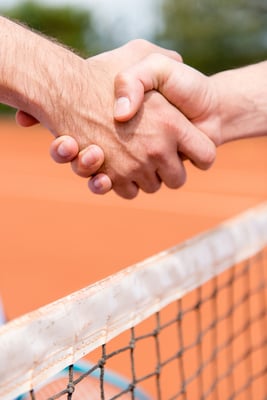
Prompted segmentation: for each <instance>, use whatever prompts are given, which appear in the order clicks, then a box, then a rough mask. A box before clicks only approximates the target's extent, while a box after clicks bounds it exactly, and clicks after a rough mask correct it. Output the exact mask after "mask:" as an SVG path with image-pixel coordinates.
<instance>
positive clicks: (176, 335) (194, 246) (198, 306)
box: [0, 204, 267, 400]
mask: <svg viewBox="0 0 267 400" xmlns="http://www.w3.org/2000/svg"><path fill="white" fill-rule="evenodd" d="M266 245H267V204H263V205H260V206H258V207H256V208H254V209H252V210H248V211H247V212H245V213H243V214H241V215H239V216H237V217H236V218H234V219H231V220H229V221H226V222H225V223H223V224H221V225H219V226H218V227H216V228H215V229H213V230H211V231H209V232H205V233H203V234H201V235H198V236H196V237H194V238H192V239H190V240H188V241H186V242H184V243H182V244H180V245H178V246H176V247H174V248H171V249H168V250H166V251H163V252H161V253H159V254H157V255H155V256H154V257H151V258H149V259H146V260H144V261H143V262H141V263H139V264H136V265H134V266H131V267H129V268H126V269H125V270H123V271H121V272H119V273H117V274H114V275H112V276H110V277H108V278H106V279H104V280H102V281H100V282H98V283H96V284H94V285H92V286H89V287H87V288H85V289H83V290H80V291H78V292H75V293H72V294H71V295H69V296H67V297H65V298H63V299H60V300H57V301H55V302H53V303H51V304H48V305H47V306H45V307H42V308H40V309H38V310H36V311H34V312H31V313H29V314H26V315H24V316H22V317H20V318H18V319H15V320H13V321H10V322H8V323H7V324H5V325H4V326H2V327H1V328H0V354H1V356H0V399H2V400H10V399H15V398H16V399H18V398H19V399H39V400H42V399H51V400H52V399H58V398H62V399H69V400H70V399H73V400H77V399H79V400H81V399H85V398H86V399H91V400H94V399H101V400H102V399H113V400H114V399H117V398H118V399H138V400H150V399H158V400H159V399H160V400H174V399H190V400H191V399H219V400H224V399H257V400H266V399H267V384H266V382H267V285H266V283H267V270H266V269H267V249H266Z"/></svg>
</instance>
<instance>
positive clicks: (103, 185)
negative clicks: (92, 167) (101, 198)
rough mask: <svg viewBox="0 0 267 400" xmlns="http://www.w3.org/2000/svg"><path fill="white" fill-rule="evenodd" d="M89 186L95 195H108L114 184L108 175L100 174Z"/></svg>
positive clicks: (93, 178)
mask: <svg viewBox="0 0 267 400" xmlns="http://www.w3.org/2000/svg"><path fill="white" fill-rule="evenodd" d="M88 186H89V189H90V190H91V192H93V193H95V194H106V193H108V192H109V191H110V190H111V189H112V182H111V179H110V178H109V177H108V175H105V174H103V173H99V174H97V175H96V176H94V177H92V178H91V179H90V180H89V182H88Z"/></svg>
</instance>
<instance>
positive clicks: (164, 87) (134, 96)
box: [114, 54, 211, 121]
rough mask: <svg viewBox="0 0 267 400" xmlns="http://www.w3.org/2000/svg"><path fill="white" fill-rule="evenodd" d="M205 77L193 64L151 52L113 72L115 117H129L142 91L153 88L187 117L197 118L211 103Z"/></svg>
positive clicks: (124, 119) (136, 108)
mask: <svg viewBox="0 0 267 400" xmlns="http://www.w3.org/2000/svg"><path fill="white" fill-rule="evenodd" d="M207 79H208V78H207V77H206V76H205V75H203V74H202V73H200V72H199V71H197V70H195V69H194V68H191V67H189V66H187V65H185V64H182V63H177V62H176V61H174V60H172V59H170V58H168V57H165V56H163V55H162V54H151V55H149V56H148V57H145V58H144V59H143V60H141V61H140V62H139V63H137V64H135V65H134V66H132V67H130V68H128V69H126V70H125V71H124V72H121V73H119V74H118V75H117V76H116V78H115V82H114V83H115V99H116V101H115V107H114V117H115V119H117V120H118V121H126V120H129V119H130V118H131V117H133V116H134V115H135V114H136V112H137V111H138V109H139V108H140V105H141V104H142V102H143V94H144V93H145V92H147V91H150V90H152V89H155V90H158V91H159V92H160V93H161V94H162V95H163V96H164V97H165V98H166V99H167V100H168V101H169V102H170V103H172V104H173V105H174V106H175V107H176V108H179V109H180V110H181V111H182V112H183V113H184V114H185V115H186V116H187V118H190V119H194V118H197V117H198V116H199V115H201V113H202V112H203V111H204V110H205V109H208V107H209V106H210V101H211V99H210V96H209V95H208V94H209V92H208V90H209V85H208V80H207ZM121 99H123V100H121ZM126 99H127V101H126Z"/></svg>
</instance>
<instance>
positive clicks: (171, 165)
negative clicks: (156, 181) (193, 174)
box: [157, 151, 186, 189]
mask: <svg viewBox="0 0 267 400" xmlns="http://www.w3.org/2000/svg"><path fill="white" fill-rule="evenodd" d="M157 173H158V175H159V177H160V179H161V180H162V182H164V183H165V185H166V186H167V187H169V188H171V189H178V188H179V187H181V186H183V185H184V183H185V181H186V171H185V168H184V164H183V162H182V160H181V158H180V157H179V156H178V154H177V153H176V152H175V151H173V152H169V154H167V155H166V158H165V159H162V160H161V163H160V164H159V167H158V170H157Z"/></svg>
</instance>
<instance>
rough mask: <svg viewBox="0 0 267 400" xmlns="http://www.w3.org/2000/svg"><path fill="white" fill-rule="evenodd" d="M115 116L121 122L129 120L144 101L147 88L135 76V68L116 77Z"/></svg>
mask: <svg viewBox="0 0 267 400" xmlns="http://www.w3.org/2000/svg"><path fill="white" fill-rule="evenodd" d="M114 84H115V104H114V118H115V119H116V120H117V121H119V122H124V121H129V120H130V119H131V118H132V117H134V115H135V114H136V113H137V111H138V110H139V108H140V107H141V106H142V103H143V101H144V94H145V88H144V86H143V83H142V82H141V81H140V80H139V79H138V77H136V76H135V71H134V68H132V69H131V70H130V73H128V72H121V73H119V74H118V75H117V76H116V77H115V82H114Z"/></svg>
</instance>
